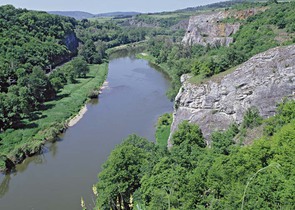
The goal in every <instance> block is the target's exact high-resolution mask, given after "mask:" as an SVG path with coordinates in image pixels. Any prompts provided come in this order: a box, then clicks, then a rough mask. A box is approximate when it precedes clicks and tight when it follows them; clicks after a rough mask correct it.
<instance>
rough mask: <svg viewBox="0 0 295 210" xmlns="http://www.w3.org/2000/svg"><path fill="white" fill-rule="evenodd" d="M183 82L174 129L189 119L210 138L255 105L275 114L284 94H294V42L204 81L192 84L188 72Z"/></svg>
mask: <svg viewBox="0 0 295 210" xmlns="http://www.w3.org/2000/svg"><path fill="white" fill-rule="evenodd" d="M182 82H183V85H182V87H181V89H180V91H179V93H178V95H177V97H176V100H175V111H174V121H173V124H172V127H171V132H172V133H173V132H174V131H175V130H176V129H177V126H178V124H179V123H180V122H182V121H183V120H189V121H190V122H192V123H196V124H198V125H199V126H200V128H201V129H202V131H203V134H204V136H205V137H206V139H208V138H209V135H210V133H211V132H213V131H216V130H224V129H226V128H228V126H229V125H230V124H231V123H233V122H237V123H241V122H242V119H243V116H244V113H245V111H246V110H247V109H248V108H250V107H252V106H255V107H257V108H258V110H259V112H260V115H261V116H263V117H264V118H267V117H269V116H272V115H274V113H275V109H276V104H277V103H279V102H280V101H281V100H282V99H283V98H284V97H292V98H294V97H295V45H292V46H288V47H277V48H274V49H271V50H268V51H266V52H264V53H261V54H258V55H256V56H254V57H252V58H251V59H249V60H248V61H247V62H245V63H244V64H241V65H240V66H239V67H238V68H237V69H236V70H235V71H234V72H232V73H228V74H227V75H225V76H221V75H216V76H215V77H213V78H212V79H210V80H209V81H207V82H204V83H203V84H199V85H194V84H191V83H190V82H189V78H188V75H184V76H182ZM169 144H170V145H171V142H170V141H169Z"/></svg>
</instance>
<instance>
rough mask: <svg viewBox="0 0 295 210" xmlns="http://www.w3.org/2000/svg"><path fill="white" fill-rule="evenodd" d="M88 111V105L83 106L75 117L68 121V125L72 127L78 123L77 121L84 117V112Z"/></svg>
mask: <svg viewBox="0 0 295 210" xmlns="http://www.w3.org/2000/svg"><path fill="white" fill-rule="evenodd" d="M86 112H87V106H86V105H84V106H83V108H82V109H81V110H80V112H79V113H78V114H77V115H76V116H75V117H73V118H72V119H70V121H69V122H68V126H69V127H72V126H74V125H75V124H77V122H79V120H81V119H82V117H83V116H84V114H85V113H86Z"/></svg>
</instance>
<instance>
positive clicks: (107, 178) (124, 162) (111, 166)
mask: <svg viewBox="0 0 295 210" xmlns="http://www.w3.org/2000/svg"><path fill="white" fill-rule="evenodd" d="M152 148H153V144H151V143H150V142H149V141H148V140H146V139H143V138H140V137H138V136H135V135H131V136H129V137H128V138H127V139H126V140H124V141H123V143H122V144H120V145H118V146H117V147H116V148H115V149H114V150H113V151H112V153H111V154H110V156H109V158H108V160H107V161H106V162H105V164H104V165H103V170H102V172H101V173H100V174H99V175H98V178H99V182H98V184H97V192H98V198H97V205H98V207H99V209H117V206H119V208H120V209H122V208H124V209H130V204H131V197H132V195H133V194H134V192H135V191H136V190H137V189H138V188H139V186H140V183H139V182H140V179H141V175H140V172H141V167H142V165H143V164H147V161H148V158H149V155H150V154H149V151H150V150H151V149H152Z"/></svg>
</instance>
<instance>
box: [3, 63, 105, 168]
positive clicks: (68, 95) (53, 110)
mask: <svg viewBox="0 0 295 210" xmlns="http://www.w3.org/2000/svg"><path fill="white" fill-rule="evenodd" d="M107 71H108V65H107V64H103V65H100V66H98V65H91V66H90V72H89V73H88V74H87V77H86V78H77V79H76V82H75V83H74V84H66V85H65V86H64V87H63V89H61V90H60V92H59V93H57V97H56V98H55V100H51V101H48V102H45V103H44V105H43V106H42V111H30V112H29V116H28V117H25V118H22V120H21V122H20V123H21V126H17V125H16V124H15V123H16V122H17V121H16V120H12V119H11V118H12V117H13V118H16V117H18V116H17V115H15V114H17V113H19V112H13V113H12V112H10V114H9V116H8V117H9V118H10V119H11V122H14V125H13V126H14V127H15V128H17V129H10V128H11V126H12V125H9V129H6V130H5V131H3V132H1V133H0V139H2V140H1V142H0V151H1V152H0V153H1V154H3V155H6V156H7V157H10V158H15V157H19V156H20V155H22V154H34V152H37V151H38V150H39V149H40V145H41V144H43V143H44V140H50V139H53V138H54V137H56V135H57V133H59V132H60V131H62V130H63V129H64V127H65V125H66V124H67V121H68V119H69V118H70V117H72V116H74V115H76V114H77V113H78V112H79V110H80V109H81V107H82V106H83V105H84V104H85V101H86V100H87V99H88V97H87V93H88V92H89V91H90V90H93V89H96V90H97V89H99V87H100V86H101V85H102V84H103V82H104V81H105V78H106V75H107ZM11 89H13V90H11V91H13V92H15V91H16V87H15V86H13V87H11ZM26 90H27V89H26V88H24V87H22V88H19V89H17V91H18V92H20V93H24V92H25V91H26ZM28 95H29V94H21V96H22V97H18V101H17V102H13V103H12V102H7V103H9V104H8V105H9V106H12V108H10V110H11V109H12V110H17V109H20V108H21V107H22V104H23V103H28V102H26V101H25V97H26V96H28ZM2 97H3V93H0V99H1V100H0V115H2V113H4V114H5V115H6V113H7V112H2V110H1V109H3V108H7V106H8V105H7V103H6V99H5V100H4V99H3V100H2ZM9 98H11V97H7V100H8V99H9ZM12 99H13V100H14V98H11V99H10V100H12ZM20 99H21V100H20ZM3 102H4V103H3ZM29 104H30V105H31V103H29ZM3 105H4V106H3ZM14 107H15V108H14ZM25 107H27V106H25ZM14 113H15V114H14ZM2 119H7V118H6V117H4V118H2V116H1V120H0V124H1V123H3V121H2ZM5 123H6V121H5ZM1 126H2V125H1ZM0 164H1V161H0ZM1 169H2V168H1Z"/></svg>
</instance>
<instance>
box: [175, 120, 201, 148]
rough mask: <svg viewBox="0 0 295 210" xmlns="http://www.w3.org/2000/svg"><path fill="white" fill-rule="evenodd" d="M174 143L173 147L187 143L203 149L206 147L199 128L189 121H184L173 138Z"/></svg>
mask: <svg viewBox="0 0 295 210" xmlns="http://www.w3.org/2000/svg"><path fill="white" fill-rule="evenodd" d="M172 141H173V145H181V144H182V143H186V144H189V145H197V146H199V147H201V148H204V147H206V143H205V139H204V137H203V134H202V131H201V129H200V128H199V126H197V125H194V124H190V123H189V122H188V121H184V122H182V123H181V124H180V125H179V126H178V130H177V131H175V132H174V134H173V136H172Z"/></svg>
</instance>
